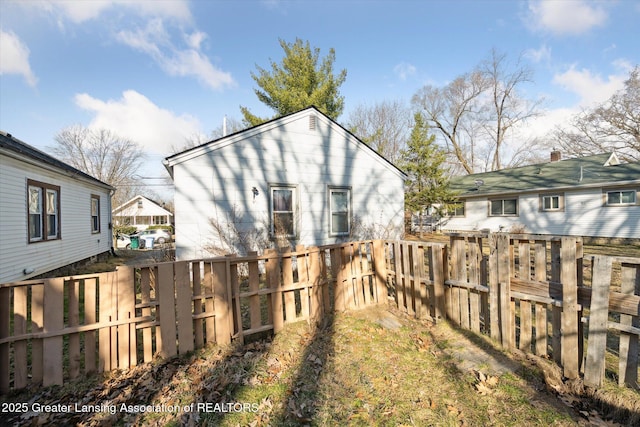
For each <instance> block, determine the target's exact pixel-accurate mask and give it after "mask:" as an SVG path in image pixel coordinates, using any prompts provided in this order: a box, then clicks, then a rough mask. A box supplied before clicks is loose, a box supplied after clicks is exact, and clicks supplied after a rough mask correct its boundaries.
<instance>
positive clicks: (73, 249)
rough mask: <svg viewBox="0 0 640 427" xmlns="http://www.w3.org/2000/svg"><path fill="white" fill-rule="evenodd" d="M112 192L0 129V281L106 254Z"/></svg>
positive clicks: (106, 186)
mask: <svg viewBox="0 0 640 427" xmlns="http://www.w3.org/2000/svg"><path fill="white" fill-rule="evenodd" d="M113 191H114V188H113V187H111V186H110V185H108V184H105V183H104V182H102V181H99V180H97V179H96V178H93V177H92V176H89V175H87V174H86V173H84V172H81V171H79V170H78V169H75V168H73V167H71V166H70V165H68V164H66V163H64V162H61V161H60V160H58V159H56V158H54V157H52V156H50V155H48V154H46V153H44V152H42V151H40V150H38V149H36V148H34V147H32V146H30V145H28V144H26V143H24V142H22V141H20V140H18V139H16V138H14V137H12V136H11V135H10V134H8V133H5V132H2V131H0V283H6V282H12V281H18V280H24V279H28V278H30V277H33V276H36V275H40V274H43V273H46V272H48V271H51V270H55V269H57V268H61V267H64V266H67V265H69V264H73V263H76V262H79V261H83V260H85V259H89V258H91V257H95V256H97V255H100V254H104V253H108V252H109V251H110V250H111V247H112V240H113V238H112V233H111V195H112V193H113Z"/></svg>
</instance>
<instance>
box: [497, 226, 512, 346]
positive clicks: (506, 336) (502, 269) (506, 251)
mask: <svg viewBox="0 0 640 427" xmlns="http://www.w3.org/2000/svg"><path fill="white" fill-rule="evenodd" d="M496 240H497V252H498V285H499V301H500V303H499V304H500V338H501V340H502V346H503V347H506V348H514V342H513V338H514V334H513V328H512V322H513V321H514V316H513V313H512V311H511V268H510V267H511V262H510V258H511V257H510V256H509V255H510V251H511V245H510V244H509V235H508V234H506V233H500V234H498V236H497V238H496Z"/></svg>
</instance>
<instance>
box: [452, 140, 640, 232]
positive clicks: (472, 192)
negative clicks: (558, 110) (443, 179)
mask: <svg viewBox="0 0 640 427" xmlns="http://www.w3.org/2000/svg"><path fill="white" fill-rule="evenodd" d="M452 189H453V190H457V191H459V192H460V194H459V200H460V202H461V203H460V205H459V206H458V207H457V208H456V209H455V211H452V215H451V216H450V217H448V218H447V219H446V220H445V223H444V224H443V225H442V228H443V229H446V230H482V229H489V230H491V231H499V230H504V231H511V230H519V229H522V227H524V231H525V232H528V233H536V234H554V235H575V236H592V237H617V238H634V239H640V197H639V196H640V194H639V193H640V163H638V162H636V163H621V162H620V161H619V160H618V157H617V156H616V155H615V154H614V153H608V154H599V155H593V156H587V157H579V158H571V159H566V160H561V155H560V152H558V151H554V152H552V153H551V161H550V162H549V163H542V164H536V165H530V166H523V167H519V168H512V169H503V170H499V171H495V172H487V173H479V174H473V175H467V176H463V177H457V178H454V179H453V180H452Z"/></svg>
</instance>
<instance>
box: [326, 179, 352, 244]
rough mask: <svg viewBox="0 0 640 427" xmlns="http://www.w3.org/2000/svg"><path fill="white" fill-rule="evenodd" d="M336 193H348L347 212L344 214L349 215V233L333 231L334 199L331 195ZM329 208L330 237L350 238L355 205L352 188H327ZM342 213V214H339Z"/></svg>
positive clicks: (332, 186)
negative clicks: (353, 203)
mask: <svg viewBox="0 0 640 427" xmlns="http://www.w3.org/2000/svg"><path fill="white" fill-rule="evenodd" d="M334 192H336V193H338V192H346V193H347V211H346V212H344V213H345V214H346V215H347V231H333V207H332V198H331V195H332V194H333V193H334ZM327 199H328V202H327V206H328V207H329V227H328V230H329V236H332V237H338V236H349V235H350V234H351V225H352V224H351V217H352V216H353V215H352V213H353V205H352V192H351V187H349V186H337V185H330V186H328V187H327ZM337 213H342V212H337Z"/></svg>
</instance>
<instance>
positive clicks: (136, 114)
mask: <svg viewBox="0 0 640 427" xmlns="http://www.w3.org/2000/svg"><path fill="white" fill-rule="evenodd" d="M75 103H76V105H78V106H79V107H80V108H82V109H83V110H86V111H89V112H91V113H93V114H94V117H93V119H92V120H91V123H90V124H89V127H91V128H105V129H109V130H112V131H114V132H115V133H116V134H118V135H120V136H122V137H125V138H128V139H131V140H132V141H135V142H137V143H139V144H140V145H141V146H142V147H143V149H144V150H145V151H146V152H148V153H155V154H161V155H163V156H166V155H168V154H170V153H171V147H172V146H181V145H183V144H184V141H185V139H186V138H188V137H190V136H191V135H194V134H200V133H201V132H200V127H201V126H200V123H199V121H198V119H196V118H195V117H193V116H191V115H188V114H183V115H176V114H175V113H173V112H172V111H169V110H165V109H163V108H160V107H159V106H157V105H156V104H154V103H153V102H152V101H151V100H149V98H147V97H146V96H144V95H142V94H140V93H138V92H136V91H135V90H127V91H125V92H123V93H122V98H121V99H119V100H111V99H110V100H108V101H102V100H100V99H97V98H94V97H92V96H91V95H89V94H87V93H81V94H77V95H76V96H75Z"/></svg>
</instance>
